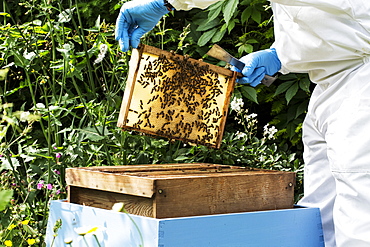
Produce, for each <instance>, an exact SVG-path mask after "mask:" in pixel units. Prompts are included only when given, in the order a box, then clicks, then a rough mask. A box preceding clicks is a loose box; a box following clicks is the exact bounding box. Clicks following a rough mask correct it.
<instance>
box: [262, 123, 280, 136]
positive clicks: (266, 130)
mask: <svg viewBox="0 0 370 247" xmlns="http://www.w3.org/2000/svg"><path fill="white" fill-rule="evenodd" d="M277 131H278V130H277V129H276V128H275V126H271V127H270V125H269V124H266V125H265V126H264V127H263V135H264V136H266V137H267V139H270V140H271V139H274V135H275V134H276V132H277Z"/></svg>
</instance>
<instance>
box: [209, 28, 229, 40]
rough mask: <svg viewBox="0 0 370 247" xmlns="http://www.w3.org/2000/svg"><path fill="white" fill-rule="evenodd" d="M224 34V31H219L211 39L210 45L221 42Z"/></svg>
mask: <svg viewBox="0 0 370 247" xmlns="http://www.w3.org/2000/svg"><path fill="white" fill-rule="evenodd" d="M225 33H226V29H224V30H220V31H219V32H217V33H216V34H215V35H214V36H213V37H212V43H218V42H220V41H221V39H222V38H223V37H224V35H225Z"/></svg>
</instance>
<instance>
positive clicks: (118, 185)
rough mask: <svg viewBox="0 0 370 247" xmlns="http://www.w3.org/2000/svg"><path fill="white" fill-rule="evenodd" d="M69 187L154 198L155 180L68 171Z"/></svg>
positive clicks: (94, 172) (70, 169)
mask: <svg viewBox="0 0 370 247" xmlns="http://www.w3.org/2000/svg"><path fill="white" fill-rule="evenodd" d="M66 182H67V184H68V185H73V186H79V187H83V188H91V189H97V190H104V191H110V192H117V193H123V194H129V195H136V196H142V197H149V198H150V197H152V196H153V193H154V180H153V179H150V178H143V177H141V178H140V177H134V176H121V175H119V174H114V173H103V172H97V171H89V170H86V169H74V168H67V169H66Z"/></svg>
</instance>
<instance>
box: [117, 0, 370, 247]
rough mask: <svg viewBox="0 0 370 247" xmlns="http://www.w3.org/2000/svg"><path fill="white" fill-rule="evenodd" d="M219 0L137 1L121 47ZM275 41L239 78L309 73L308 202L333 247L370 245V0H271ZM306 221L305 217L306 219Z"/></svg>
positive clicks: (120, 24) (122, 19) (126, 18)
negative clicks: (174, 15) (165, 19)
mask: <svg viewBox="0 0 370 247" xmlns="http://www.w3.org/2000/svg"><path fill="white" fill-rule="evenodd" d="M214 2H217V0H208V1H207V0H202V1H200V0H199V1H198V0H168V2H167V1H163V0H147V1H143V0H133V1H131V2H127V3H125V4H124V5H123V6H122V8H121V11H120V14H119V16H118V18H117V29H116V39H117V40H118V41H119V44H120V46H121V49H122V50H123V51H127V50H128V49H129V48H130V46H131V47H134V48H136V47H137V46H138V44H139V42H140V38H141V36H142V35H143V34H145V33H146V32H148V31H149V30H151V29H152V28H153V27H154V26H155V25H156V24H157V22H158V21H159V19H160V18H161V17H162V16H163V15H164V14H166V13H168V12H169V10H172V9H176V10H189V9H191V8H206V7H208V6H209V5H210V4H212V3H214ZM271 5H272V9H273V13H274V23H275V43H274V44H273V46H272V47H271V48H270V49H267V50H262V51H258V52H255V53H251V54H249V55H247V56H245V57H243V58H241V60H242V61H244V63H245V64H246V66H245V68H244V69H243V71H242V73H243V74H244V76H245V77H243V78H242V79H240V80H239V83H242V84H245V83H249V84H251V85H252V86H256V85H258V84H259V83H260V81H261V79H262V78H263V77H264V75H265V74H268V75H273V74H275V73H276V72H278V71H280V72H281V73H284V74H285V73H289V72H298V73H300V72H302V73H308V74H309V76H310V79H311V81H312V82H314V83H315V84H316V87H315V90H314V91H313V93H312V96H311V100H310V104H309V108H308V112H307V116H306V119H305V121H304V125H303V143H304V161H305V176H304V197H303V199H302V200H301V201H300V202H299V203H298V204H299V205H302V206H308V207H319V208H320V210H321V215H322V221H323V229H324V239H325V244H326V246H328V247H333V246H340V247H362V246H366V247H368V246H370V136H369V134H368V133H369V130H370V1H368V0H272V1H271ZM302 224H304V222H302Z"/></svg>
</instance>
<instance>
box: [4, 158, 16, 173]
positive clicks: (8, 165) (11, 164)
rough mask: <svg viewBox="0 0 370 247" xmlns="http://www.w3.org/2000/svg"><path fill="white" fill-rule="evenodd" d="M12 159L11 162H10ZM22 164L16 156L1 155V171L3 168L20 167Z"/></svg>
mask: <svg viewBox="0 0 370 247" xmlns="http://www.w3.org/2000/svg"><path fill="white" fill-rule="evenodd" d="M9 160H10V162H9ZM18 166H20V164H19V161H18V159H17V158H15V157H10V158H9V159H7V158H5V157H0V171H2V170H4V169H5V170H12V169H13V167H14V168H15V167H18Z"/></svg>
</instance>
